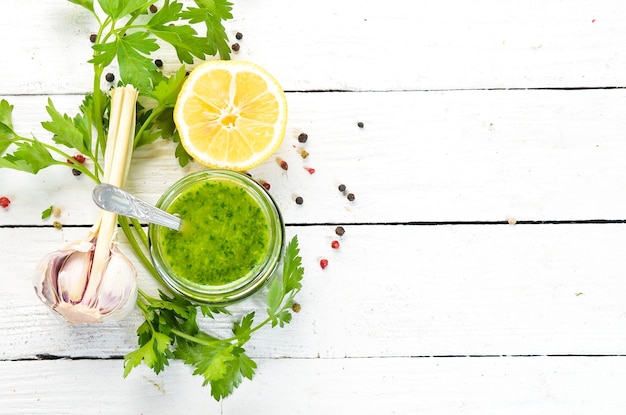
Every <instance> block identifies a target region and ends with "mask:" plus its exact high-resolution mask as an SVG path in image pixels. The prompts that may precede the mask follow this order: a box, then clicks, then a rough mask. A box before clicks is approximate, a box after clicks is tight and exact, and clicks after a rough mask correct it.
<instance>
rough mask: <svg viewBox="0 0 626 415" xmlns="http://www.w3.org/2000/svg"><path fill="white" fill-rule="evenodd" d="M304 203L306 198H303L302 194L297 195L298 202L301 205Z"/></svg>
mask: <svg viewBox="0 0 626 415" xmlns="http://www.w3.org/2000/svg"><path fill="white" fill-rule="evenodd" d="M303 203H304V199H302V196H298V197H296V204H298V205H301V204H303Z"/></svg>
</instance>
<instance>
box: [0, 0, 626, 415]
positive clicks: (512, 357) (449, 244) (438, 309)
mask: <svg viewBox="0 0 626 415" xmlns="http://www.w3.org/2000/svg"><path fill="white" fill-rule="evenodd" d="M598 3H599V2H591V1H588V0H569V1H560V0H549V1H521V2H516V3H510V2H498V1H496V0H481V1H478V2H471V3H468V2H462V1H459V0H446V1H408V0H396V1H392V2H388V3H385V4H384V5H381V3H380V2H373V1H357V0H352V1H347V0H344V1H342V2H332V1H328V0H323V1H321V2H313V3H311V2H304V1H297V2H295V3H294V2H293V1H291V2H288V1H284V0H277V1H274V2H271V4H270V3H268V2H259V1H250V0H241V1H237V2H236V4H235V8H234V14H235V19H233V20H232V21H230V22H228V30H229V34H230V35H231V36H233V39H234V33H235V32H236V31H241V32H242V33H243V34H244V38H243V39H242V40H241V42H240V43H241V46H242V47H241V50H240V52H239V53H237V54H235V55H233V58H235V59H249V60H252V61H255V62H257V63H259V64H261V65H263V66H265V67H266V68H267V69H269V70H270V71H271V72H272V73H273V74H274V75H275V76H276V77H277V78H278V79H279V80H280V82H281V84H282V85H283V87H284V88H285V89H286V90H287V91H288V93H287V97H288V100H289V107H290V118H289V125H288V131H287V137H286V140H285V144H284V145H283V146H282V147H281V149H280V150H279V152H278V154H277V155H278V156H280V157H283V158H285V159H286V160H288V162H289V163H290V169H289V171H288V172H287V173H285V172H283V171H282V170H280V169H279V168H278V167H277V165H276V163H275V162H274V161H273V160H269V161H268V162H266V163H264V164H263V165H261V166H259V167H257V168H255V169H253V170H252V171H251V173H252V174H253V175H254V176H255V177H257V178H259V179H264V180H266V181H268V182H270V183H271V185H272V188H271V192H272V194H273V195H274V196H275V197H276V199H277V200H278V203H279V205H280V207H281V210H282V211H283V213H284V216H285V219H286V222H287V223H288V228H287V231H288V233H289V234H290V235H293V234H298V235H299V238H300V243H301V247H302V254H303V259H304V265H305V267H306V275H305V281H304V289H303V291H302V293H301V294H300V297H299V299H298V301H299V302H300V303H301V304H302V306H303V308H302V311H301V312H300V313H299V314H297V315H296V316H295V318H294V321H293V322H292V323H291V324H290V325H288V326H287V327H285V328H284V329H273V330H271V329H267V330H262V331H261V332H259V333H256V335H255V337H254V338H253V340H252V341H251V343H250V345H249V346H250V347H249V351H250V354H251V355H252V356H254V357H255V359H256V360H257V361H258V363H259V368H258V373H257V376H256V377H255V379H254V380H253V381H251V382H245V383H244V384H243V385H242V386H241V387H240V388H239V389H238V390H237V391H236V392H235V393H234V394H233V395H232V396H231V397H229V398H227V399H226V400H224V401H223V402H219V403H218V402H214V401H213V400H212V399H211V398H210V396H209V394H208V391H207V390H206V389H203V388H201V387H200V386H199V385H200V380H199V379H198V378H197V377H193V376H191V374H190V370H189V369H188V368H186V367H183V366H182V365H178V364H173V365H172V367H170V368H168V369H167V370H166V371H165V372H164V373H162V374H161V375H158V376H156V375H154V374H152V373H150V372H149V370H147V369H145V368H139V369H137V370H136V371H135V372H133V373H132V374H131V376H129V378H127V379H122V361H121V360H120V359H121V357H122V356H123V355H124V354H125V353H127V352H128V351H130V350H132V349H133V347H134V345H135V342H136V340H135V329H136V326H137V324H139V316H138V314H136V315H133V316H131V317H130V318H129V319H128V320H126V321H124V322H120V323H115V324H105V325H96V326H70V325H67V324H65V323H63V322H61V321H59V320H58V319H56V318H55V317H54V316H52V315H51V314H50V313H48V311H47V310H46V309H45V308H44V307H43V305H41V303H40V302H39V300H38V299H37V298H36V297H35V295H34V293H33V291H32V287H31V283H30V274H31V272H32V269H33V266H34V264H35V263H36V261H37V260H38V259H39V258H40V257H41V256H42V255H43V254H44V253H46V252H48V251H50V250H53V249H56V248H58V247H59V246H60V245H62V244H63V243H65V242H67V241H71V240H74V239H76V238H79V237H81V236H83V235H84V234H85V233H86V232H87V229H88V226H89V224H90V223H91V222H93V220H94V216H95V212H96V210H95V208H94V207H93V206H92V204H91V201H90V195H89V191H90V183H89V182H88V181H87V180H86V179H84V178H82V177H79V178H75V177H73V176H72V175H71V174H69V172H68V171H67V170H62V169H57V170H50V171H47V172H45V174H40V175H39V176H28V175H25V174H20V173H15V172H11V171H5V170H0V196H8V197H10V198H11V199H12V201H13V203H12V204H11V206H10V208H9V209H6V210H4V209H0V242H1V243H2V248H1V250H0V265H1V266H2V269H3V271H4V272H3V275H4V278H3V282H4V284H3V288H2V289H0V334H1V336H0V402H2V404H1V405H0V413H6V414H40V413H41V414H44V413H46V414H47V413H64V414H65V413H68V414H79V413H85V412H89V413H102V414H105V413H123V414H126V413H128V414H140V413H143V414H148V413H150V414H160V413H188V414H200V413H202V414H206V413H211V414H213V413H221V414H227V415H231V414H247V413H263V414H264V413H274V414H292V413H301V414H319V413H327V414H339V413H342V414H345V413H367V414H413V413H429V414H451V413H454V414H456V413H462V414H503V413H506V414H536V413H550V414H589V413H602V414H621V413H623V410H624V409H623V408H624V407H625V406H626V405H625V404H626V402H625V401H626V398H624V396H625V395H624V394H623V393H622V392H621V391H622V389H623V385H624V384H625V382H626V301H625V300H624V298H626V296H625V294H626V279H625V276H626V256H625V255H624V253H623V252H624V247H625V246H626V229H625V228H624V224H623V221H624V219H625V216H626V215H625V209H626V197H625V196H624V191H623V189H624V188H625V187H626V186H625V185H626V168H625V167H624V166H625V163H624V162H623V160H625V159H626V157H625V156H626V145H625V144H624V132H625V131H626V116H625V115H624V114H625V112H624V109H625V108H626V92H624V91H625V89H623V87H624V86H626V52H625V50H626V49H624V42H625V41H626V25H624V21H626V4H624V3H623V2H620V1H617V0H611V1H609V0H607V1H604V2H600V4H598ZM91 30H93V26H92V23H91V21H90V20H89V18H88V16H86V14H85V13H83V12H82V10H81V9H80V8H79V7H78V6H76V5H73V4H70V3H69V2H64V1H60V2H59V1H53V0H46V1H41V0H38V1H35V0H21V1H17V0H4V1H2V2H1V3H0V34H2V35H3V36H2V39H4V40H3V44H2V47H3V49H2V51H3V53H2V54H1V57H0V64H1V67H2V76H1V77H0V98H5V99H7V100H9V101H10V102H11V103H12V104H14V105H15V110H14V116H15V128H16V129H17V130H18V131H19V132H20V133H22V134H24V135H30V134H34V135H36V136H38V137H40V138H41V139H43V140H46V139H49V136H47V135H46V133H45V132H44V131H43V129H42V128H41V126H40V124H39V123H40V122H41V121H44V120H45V119H46V114H45V102H46V100H47V98H48V96H49V95H51V96H52V99H53V100H54V102H55V105H56V106H57V107H58V108H59V109H60V110H63V111H66V112H69V113H73V112H74V111H75V107H76V105H77V103H78V102H79V101H80V94H81V93H84V92H85V91H87V90H88V89H89V87H90V83H91V81H90V76H91V72H90V71H91V69H90V67H89V66H88V65H87V64H86V63H85V61H86V59H88V54H89V41H88V36H89V33H90V32H91ZM171 57H172V56H171V55H168V54H167V53H164V55H163V58H164V59H165V60H166V61H168V59H170V58H171ZM168 68H173V66H171V67H168V66H166V69H168ZM114 69H115V68H113V70H114ZM581 88H583V89H581ZM359 121H361V122H363V123H364V128H362V129H360V128H358V127H357V125H356V123H357V122H359ZM302 131H304V132H307V133H308V134H309V142H308V143H307V144H306V146H305V148H306V150H307V151H309V152H310V154H311V156H310V157H309V158H307V159H306V160H302V159H301V158H300V157H299V155H298V153H297V151H296V150H297V149H295V148H294V146H296V147H297V146H299V144H298V143H297V141H296V137H297V135H298V134H299V133H300V132H302ZM134 160H135V164H134V165H133V167H132V168H131V174H130V183H129V186H128V187H129V190H131V191H133V192H135V193H138V194H140V195H141V196H142V197H144V198H145V199H147V200H149V201H155V200H156V199H157V198H158V196H159V194H160V193H161V192H162V191H163V190H164V189H165V188H166V187H167V186H168V185H169V184H170V183H172V182H173V181H174V180H175V179H176V178H178V177H181V176H182V175H184V174H186V173H188V172H189V171H191V170H194V169H197V168H198V166H191V167H188V168H186V169H180V168H178V167H177V164H176V161H175V160H174V159H173V157H172V156H171V148H170V147H169V146H168V145H167V144H166V143H158V144H157V145H154V146H152V147H150V148H146V149H142V150H140V151H139V152H138V153H137V155H136V156H135V158H134ZM303 166H310V167H314V168H315V169H316V173H315V174H314V175H309V174H308V173H307V172H306V171H305V170H304V169H302V168H301V167H303ZM155 171H158V172H159V174H158V175H155V174H154V172H155ZM340 183H345V184H346V185H347V186H348V187H349V188H350V189H351V190H352V191H354V193H355V194H356V196H357V199H356V201H355V202H354V203H348V202H347V201H346V200H345V198H343V197H342V196H341V194H340V193H339V192H338V191H337V190H336V186H337V185H338V184H340ZM296 194H298V195H302V196H303V197H304V199H305V203H304V205H302V206H297V205H296V204H295V203H293V197H294V196H295V195H296ZM51 204H54V205H59V206H61V207H62V209H63V214H62V216H61V218H60V220H61V222H62V223H63V224H64V225H66V226H65V228H64V229H63V230H62V231H58V230H56V229H54V228H52V227H51V223H50V221H42V220H41V219H40V214H41V211H42V210H43V209H44V208H46V207H47V206H49V205H51ZM508 220H511V221H514V220H516V221H517V224H516V225H510V224H508V223H507V221H508ZM555 222H557V223H555ZM565 222H567V223H565ZM591 222H593V223H591ZM336 224H342V225H344V227H345V228H346V231H347V232H346V235H345V236H344V237H343V238H342V240H341V242H342V247H341V249H340V250H338V251H333V250H332V249H331V248H330V241H331V240H332V239H333V230H334V227H335V225H336ZM321 257H327V258H329V261H330V265H329V267H328V268H327V269H326V270H321V269H320V267H319V266H318V261H319V259H320V258H321ZM140 278H141V282H142V285H144V286H147V287H148V288H150V286H151V282H150V280H149V278H148V276H147V275H146V274H145V273H143V272H140ZM255 307H260V305H259V304H257V303H255V302H254V301H252V302H248V303H245V304H242V305H240V306H238V308H237V311H243V310H246V309H249V308H255ZM207 324H210V326H209V327H210V328H211V329H212V330H216V331H217V332H218V333H219V332H220V331H224V330H227V328H228V325H227V322H226V321H218V322H217V323H215V324H214V323H210V322H208V323H207ZM50 357H55V358H60V359H58V360H49V358H50Z"/></svg>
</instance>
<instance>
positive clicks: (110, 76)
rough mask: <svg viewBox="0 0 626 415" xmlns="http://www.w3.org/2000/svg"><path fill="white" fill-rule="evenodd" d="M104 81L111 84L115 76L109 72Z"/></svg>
mask: <svg viewBox="0 0 626 415" xmlns="http://www.w3.org/2000/svg"><path fill="white" fill-rule="evenodd" d="M104 79H106V80H107V82H113V81H115V75H113V74H112V73H111V72H109V73H108V74H106V75H105V76H104Z"/></svg>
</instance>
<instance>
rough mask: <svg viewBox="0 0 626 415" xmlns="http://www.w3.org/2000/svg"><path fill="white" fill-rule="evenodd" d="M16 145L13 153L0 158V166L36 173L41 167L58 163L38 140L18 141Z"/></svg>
mask: <svg viewBox="0 0 626 415" xmlns="http://www.w3.org/2000/svg"><path fill="white" fill-rule="evenodd" d="M16 146H17V149H16V150H15V151H14V152H13V154H5V155H4V156H3V157H2V158H0V168H2V167H7V168H11V169H15V170H21V171H24V172H27V173H33V174H37V173H38V172H39V170H41V169H44V168H46V167H50V166H52V165H54V164H58V162H57V161H56V160H55V159H54V158H53V157H52V155H51V154H50V151H48V149H47V148H46V147H45V146H44V145H43V144H42V143H41V142H40V141H38V140H32V141H29V142H27V141H25V142H19V143H16Z"/></svg>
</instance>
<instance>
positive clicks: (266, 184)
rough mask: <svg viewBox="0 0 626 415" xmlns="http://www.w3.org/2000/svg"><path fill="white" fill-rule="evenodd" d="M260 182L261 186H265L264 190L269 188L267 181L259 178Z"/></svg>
mask: <svg viewBox="0 0 626 415" xmlns="http://www.w3.org/2000/svg"><path fill="white" fill-rule="evenodd" d="M260 183H261V186H263V187H264V188H265V190H270V187H271V186H270V184H269V183H268V182H266V181H263V180H261V181H260Z"/></svg>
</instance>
